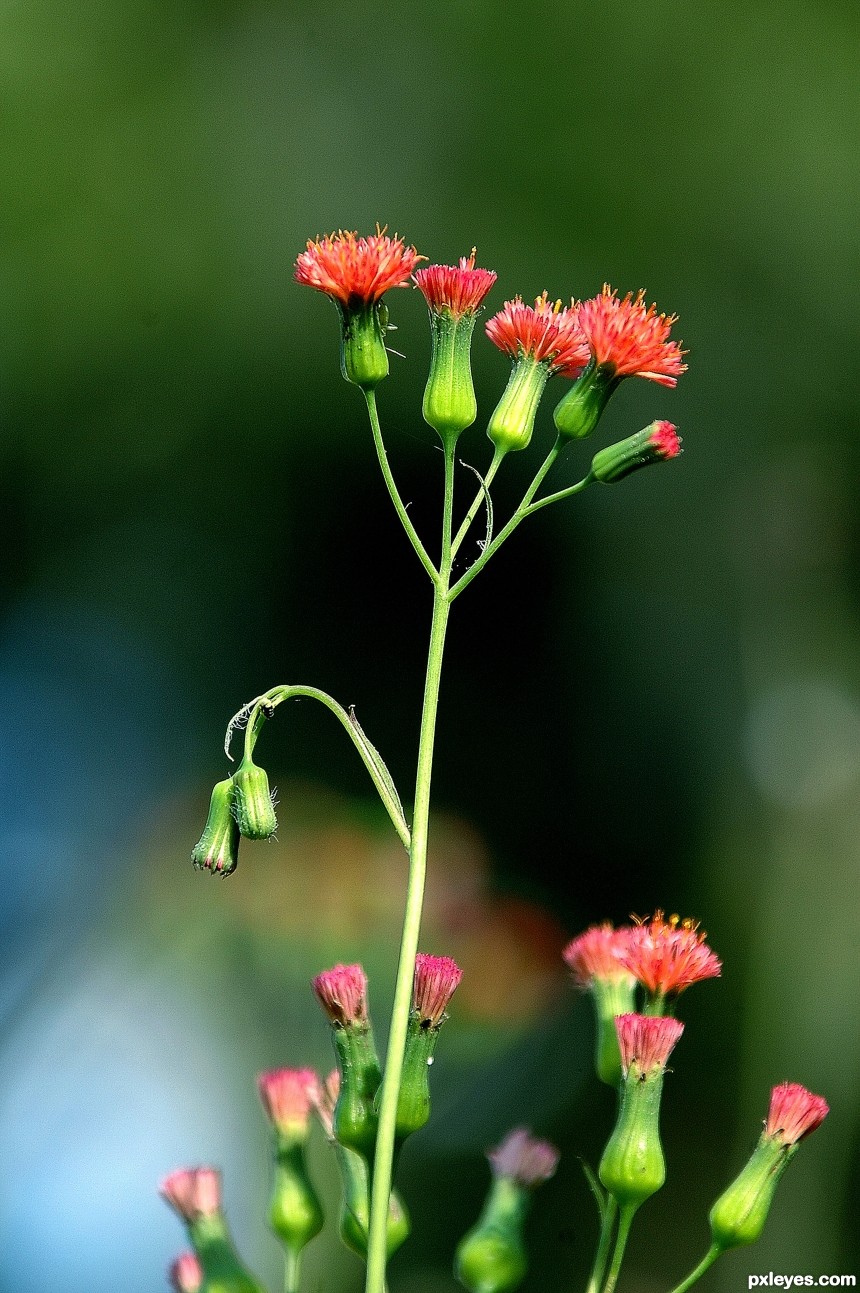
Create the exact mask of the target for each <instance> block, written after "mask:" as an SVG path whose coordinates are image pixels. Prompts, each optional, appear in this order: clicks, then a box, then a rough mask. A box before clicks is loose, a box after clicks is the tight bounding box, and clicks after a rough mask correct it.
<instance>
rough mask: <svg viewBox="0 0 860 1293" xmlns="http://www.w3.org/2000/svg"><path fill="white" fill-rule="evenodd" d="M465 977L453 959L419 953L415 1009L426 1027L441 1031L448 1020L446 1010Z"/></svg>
mask: <svg viewBox="0 0 860 1293" xmlns="http://www.w3.org/2000/svg"><path fill="white" fill-rule="evenodd" d="M462 977H463V971H462V970H461V969H460V967H459V966H458V965H457V963H456V961H452V960H451V957H450V956H428V954H427V953H426V952H419V953H418V955H417V956H416V957H415V978H414V980H413V985H412V1009H413V1011H414V1012H415V1014H416V1015H417V1016H418V1017H419V1020H420V1023H421V1025H422V1026H423V1027H424V1028H439V1027H440V1026H441V1025H442V1023H443V1022H444V1021H445V1018H446V1015H445V1011H446V1010H447V1009H448V1004H449V1002H450V1000H451V998H452V997H453V995H454V993H455V992H456V991H457V988H458V986H459V984H460V980H461V979H462Z"/></svg>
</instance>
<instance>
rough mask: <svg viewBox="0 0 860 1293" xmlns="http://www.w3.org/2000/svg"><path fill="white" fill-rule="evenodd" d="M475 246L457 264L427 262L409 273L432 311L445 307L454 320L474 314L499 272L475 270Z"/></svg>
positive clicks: (435, 311)
mask: <svg viewBox="0 0 860 1293" xmlns="http://www.w3.org/2000/svg"><path fill="white" fill-rule="evenodd" d="M475 254H476V253H475V248H474V247H473V248H472V254H471V256H461V257H460V263H459V265H427V266H425V268H424V269H419V270H418V272H417V274H413V275H412V281H413V282H414V284H415V286H416V287H417V288H418V289H419V291H421V292H422V293H423V295H424V299H425V300H426V302H427V304H428V306H429V307H430V309H431V310H432V311H433V313H434V314H439V313H440V312H441V311H442V310H447V311H448V312H449V313H450V314H452V315H453V316H454V318H455V319H460V318H462V316H463V315H464V314H474V313H475V312H476V311H477V309H478V307H479V306H480V304H481V302H482V301H483V299H484V297H485V296H486V295H487V293H488V292H489V290H490V288H491V287H492V286H493V284H494V283H495V281H496V278H497V277H498V275H497V274H496V273H495V272H494V271H493V270H492V269H475Z"/></svg>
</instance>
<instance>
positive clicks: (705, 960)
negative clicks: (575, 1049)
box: [620, 911, 723, 997]
mask: <svg viewBox="0 0 860 1293" xmlns="http://www.w3.org/2000/svg"><path fill="white" fill-rule="evenodd" d="M620 956H621V961H622V964H624V965H626V966H627V969H628V970H629V971H630V973H631V974H634V975H635V976H636V978H637V979H638V980H639V982H640V983H641V984H642V985H643V987H645V988H646V989H647V990H648V992H650V993H651V994H652V996H661V997H662V996H669V995H672V994H677V993H679V992H683V991H684V989H685V988H689V987H690V985H691V984H693V983H698V982H699V981H700V980H701V979H715V978H718V977H719V974H720V971H721V970H722V968H723V967H722V962H721V961H720V959H719V957H718V956H715V954H714V953H713V952H712V951H711V949H710V948H709V947H708V945H707V943H706V942H705V935H704V933H703V932H700V931H699V929H698V926H697V925H696V923H695V922H694V921H691V920H684V921H679V919H678V917H677V916H670V917H669V919H668V921H667V920H664V919H663V913H662V911H658V912H655V914H654V916H653V917H652V919H651V920H648V921H642V922H641V923H639V924H637V925H636V926H635V927H634V928H633V929H631V930H629V931H628V934H627V947H626V949H625V950H624V951H622V952H621V953H620Z"/></svg>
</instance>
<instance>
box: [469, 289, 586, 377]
mask: <svg viewBox="0 0 860 1293" xmlns="http://www.w3.org/2000/svg"><path fill="white" fill-rule="evenodd" d="M486 331H487V336H488V337H489V338H490V340H491V341H492V343H493V345H495V346H498V348H499V350H503V351H504V352H505V354H507V355H510V356H511V358H512V359H523V358H531V359H534V360H537V361H538V362H540V363H545V364H546V365H547V368H548V370H549V372H550V373H561V374H562V376H563V377H578V376H579V374H580V373H581V372H582V370H583V369H584V368H585V366H586V364H587V363H588V361H589V359H590V358H591V351H590V350H589V347H588V340H587V338H586V336H585V334H584V333H583V331H582V329H581V327H580V326H579V320H578V315H577V311H576V310H575V309H574V308H572V307H571V308H569V309H562V306H561V301H556V302H555V304H553V303H552V302H551V301H550V300H549V299H548V297H547V294H546V292H544V293H543V294H542V295H541V296H539V297H538V298H537V300H536V301H535V303H534V305H533V306H531V305H526V304H525V303H524V302H523V299H522V297H521V296H515V297H514V299H513V300H512V301H505V303H504V305H503V306H502V308H501V310H499V312H498V314H494V315H493V317H492V319H489V320H488V322H487V326H486Z"/></svg>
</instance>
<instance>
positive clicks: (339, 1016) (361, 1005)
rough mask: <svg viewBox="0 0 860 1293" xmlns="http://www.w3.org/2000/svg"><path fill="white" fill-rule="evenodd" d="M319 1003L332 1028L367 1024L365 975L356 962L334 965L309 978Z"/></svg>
mask: <svg viewBox="0 0 860 1293" xmlns="http://www.w3.org/2000/svg"><path fill="white" fill-rule="evenodd" d="M313 989H314V992H315V993H316V994H317V996H318V997H319V1000H320V1005H321V1006H322V1008H323V1010H324V1011H325V1012H326V1014H327V1015H328V1017H329V1019H330V1020H331V1022H332V1023H333V1024H334V1025H335V1027H336V1028H348V1027H352V1026H353V1025H355V1024H366V1023H367V975H366V974H365V973H364V970H363V969H362V967H361V966H360V965H335V966H334V967H333V968H332V969H331V970H324V971H323V973H322V974H318V975H317V977H316V978H315V979H314V981H313Z"/></svg>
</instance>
